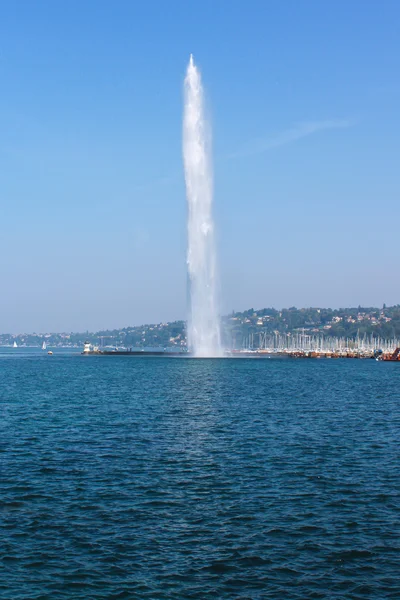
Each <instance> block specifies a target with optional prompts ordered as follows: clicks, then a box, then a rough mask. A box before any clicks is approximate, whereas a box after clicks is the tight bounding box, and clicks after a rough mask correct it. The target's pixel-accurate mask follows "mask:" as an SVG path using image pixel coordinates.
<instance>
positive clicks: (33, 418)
mask: <svg viewBox="0 0 400 600" xmlns="http://www.w3.org/2000/svg"><path fill="white" fill-rule="evenodd" d="M0 381H1V387H0V417H1V419H0V467H1V473H0V475H1V478H0V507H1V511H0V541H1V544H0V598H1V599H7V600H19V599H24V600H25V599H26V600H28V599H29V600H38V599H41V600H44V599H49V600H50V599H51V600H54V599H63V598H68V599H83V600H88V599H93V600H101V599H106V598H107V599H114V598H115V599H117V598H118V599H123V598H156V599H164V598H165V599H172V598H182V599H191V598H196V599H202V598H216V599H217V598H218V599H219V598H224V599H239V598H240V599H256V598H257V599H263V598H273V599H275V598H276V599H280V600H281V599H285V600H286V599H289V600H292V599H294V600H295V599H309V598H334V599H339V598H340V599H343V600H344V599H346V600H348V599H352V598H354V599H358V598H359V599H363V600H364V599H366V598H371V599H376V600H381V599H383V598H399V597H400V586H399V581H398V574H399V548H398V546H399V539H400V538H399V533H400V531H399V517H400V505H399V494H400V480H399V458H400V457H399V454H400V446H399V440H400V365H397V364H384V363H378V362H376V361H372V360H365V361H357V360H354V361H352V360H331V361H327V360H325V361H316V360H314V361H313V360H297V361H296V360H251V359H249V360H229V359H225V360H201V359H199V360H194V359H179V358H176V359H174V358H165V359H163V358H162V359H160V358H146V357H138V358H133V357H83V356H79V355H69V354H68V353H67V352H66V353H55V354H54V356H52V357H48V356H47V355H46V354H45V353H43V352H40V351H36V352H34V351H31V352H28V351H26V352H19V351H18V352H15V351H12V350H9V351H7V352H4V353H3V354H2V355H1V356H0Z"/></svg>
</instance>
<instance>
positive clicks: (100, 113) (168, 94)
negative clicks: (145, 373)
mask: <svg viewBox="0 0 400 600" xmlns="http://www.w3.org/2000/svg"><path fill="white" fill-rule="evenodd" d="M399 22H400V3H399V2H398V1H397V0H393V1H389V0H381V1H380V2H371V1H370V2H365V1H364V0H350V1H349V0H345V1H344V0H335V1H333V0H332V1H328V0H327V1H325V2H321V1H320V0H303V1H298V0H292V1H285V0H282V1H281V0H280V1H278V0H258V1H256V0H246V1H245V0H240V1H238V0H229V2H228V0H202V1H196V2H192V1H190V0H186V1H183V0H182V1H178V0H168V1H166V0H159V1H151V0H147V1H146V2H145V1H139V0H137V1H132V0H127V1H122V0H115V1H113V2H111V1H110V0H108V1H107V2H103V1H101V0H92V1H90V0H85V1H84V2H82V1H81V0H80V1H76V0H62V1H61V0H60V1H58V2H54V1H53V0H49V1H44V0H38V1H35V2H32V1H31V0H29V1H23V0H18V2H14V1H11V0H8V1H7V0H2V1H1V2H0V201H1V208H2V210H1V236H0V286H1V294H0V331H2V332H22V331H51V330H52V331H61V330H64V331H70V330H74V331H76V330H80V331H81V330H86V329H89V330H97V329H99V328H106V327H122V326H126V325H129V324H140V323H144V322H159V321H164V320H173V319H178V318H185V313H186V262H185V261H186V258H185V247H186V231H185V218H186V204H185V194H184V184H183V173H182V164H181V162H182V160H181V120H182V82H183V77H184V73H185V68H186V65H187V62H188V59H189V55H190V53H191V52H193V54H194V57H195V60H196V62H197V64H198V65H199V66H200V68H201V70H202V74H203V80H204V83H205V86H206V89H207V97H208V100H209V105H210V108H211V115H212V123H213V140H214V166H215V216H216V221H217V231H218V246H219V264H220V274H221V298H222V311H223V312H227V311H231V310H232V309H235V310H242V309H246V308H250V307H254V308H257V307H258V308H260V307H265V306H275V307H277V308H279V307H282V306H293V305H295V306H331V307H339V306H348V305H356V306H357V305H358V304H362V305H381V304H382V303H383V302H386V304H393V303H398V302H400V279H399V277H398V271H399V266H398V263H399V258H398V232H399V217H400V205H399V200H400V193H399V192H400V181H399V178H400V168H399V167H400V160H399V159H400V119H399V110H400V108H399V107H400V36H399Z"/></svg>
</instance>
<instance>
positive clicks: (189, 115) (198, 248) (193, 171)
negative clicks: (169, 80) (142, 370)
mask: <svg viewBox="0 0 400 600" xmlns="http://www.w3.org/2000/svg"><path fill="white" fill-rule="evenodd" d="M210 138H211V136H210V127H209V124H208V123H207V120H206V118H205V114H204V94H203V87H202V82H201V75H200V72H199V70H198V68H197V67H196V65H195V64H194V60H193V55H190V61H189V65H188V67H187V72H186V77H185V83H184V114H183V162H184V170H185V183H186V197H187V206H188V216H187V236H188V247H187V266H188V276H189V286H190V289H189V299H190V300H189V302H190V307H189V316H188V345H189V349H190V350H191V352H192V353H193V355H194V356H197V357H214V356H221V355H222V349H221V335H220V322H219V314H218V302H217V274H216V251H215V240H214V221H213V215H212V205H213V182H212V168H211V143H210Z"/></svg>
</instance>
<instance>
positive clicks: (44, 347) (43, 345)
mask: <svg viewBox="0 0 400 600" xmlns="http://www.w3.org/2000/svg"><path fill="white" fill-rule="evenodd" d="M42 350H46V342H43V344H42Z"/></svg>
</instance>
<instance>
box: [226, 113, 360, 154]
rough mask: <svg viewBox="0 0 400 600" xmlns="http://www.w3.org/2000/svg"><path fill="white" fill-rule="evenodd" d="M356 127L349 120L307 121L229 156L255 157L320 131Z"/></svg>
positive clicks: (245, 146)
mask: <svg viewBox="0 0 400 600" xmlns="http://www.w3.org/2000/svg"><path fill="white" fill-rule="evenodd" d="M352 125H354V122H353V121H350V120H348V119H331V120H328V121H306V122H304V123H298V124H297V125H294V126H293V127H292V128H291V129H287V130H286V131H282V132H281V133H278V134H277V135H276V136H275V137H270V138H263V139H258V140H253V141H251V142H249V143H247V144H245V145H244V146H243V147H242V148H241V149H240V150H238V151H237V152H234V153H233V154H230V155H229V158H242V157H245V156H253V155H255V154H262V153H263V152H267V151H268V150H271V149H272V148H279V147H280V146H286V145H287V144H292V143H294V142H297V141H298V140H300V139H302V138H305V137H308V136H309V135H313V134H314V133H317V132H319V131H326V130H328V129H345V128H347V127H351V126H352Z"/></svg>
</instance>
